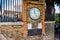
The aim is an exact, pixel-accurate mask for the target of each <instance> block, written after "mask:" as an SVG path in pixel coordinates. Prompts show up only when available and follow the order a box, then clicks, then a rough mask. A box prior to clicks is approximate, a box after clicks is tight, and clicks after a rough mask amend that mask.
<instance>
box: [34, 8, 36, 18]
mask: <svg viewBox="0 0 60 40" xmlns="http://www.w3.org/2000/svg"><path fill="white" fill-rule="evenodd" d="M34 14H35V16H36V17H37V15H36V13H35V9H34Z"/></svg>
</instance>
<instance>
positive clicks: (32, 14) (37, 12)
mask: <svg viewBox="0 0 60 40" xmlns="http://www.w3.org/2000/svg"><path fill="white" fill-rule="evenodd" d="M29 15H30V18H32V19H34V20H36V19H38V18H39V17H40V10H39V9H38V8H31V9H30V11H29Z"/></svg>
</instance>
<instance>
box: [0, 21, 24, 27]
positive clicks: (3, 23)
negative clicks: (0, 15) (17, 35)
mask: <svg viewBox="0 0 60 40" xmlns="http://www.w3.org/2000/svg"><path fill="white" fill-rule="evenodd" d="M1 25H23V22H0V26H1Z"/></svg>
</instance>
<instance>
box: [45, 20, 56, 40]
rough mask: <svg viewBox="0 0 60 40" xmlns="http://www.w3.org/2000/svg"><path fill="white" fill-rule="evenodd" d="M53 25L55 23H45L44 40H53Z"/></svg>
mask: <svg viewBox="0 0 60 40" xmlns="http://www.w3.org/2000/svg"><path fill="white" fill-rule="evenodd" d="M54 25H55V23H54V22H53V21H52V22H45V26H46V40H54Z"/></svg>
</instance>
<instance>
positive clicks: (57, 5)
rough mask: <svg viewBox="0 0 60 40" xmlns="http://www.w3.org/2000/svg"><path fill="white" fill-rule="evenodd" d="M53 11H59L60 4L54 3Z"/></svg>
mask: <svg viewBox="0 0 60 40" xmlns="http://www.w3.org/2000/svg"><path fill="white" fill-rule="evenodd" d="M55 13H60V4H55Z"/></svg>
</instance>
